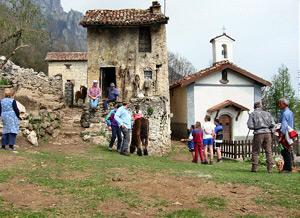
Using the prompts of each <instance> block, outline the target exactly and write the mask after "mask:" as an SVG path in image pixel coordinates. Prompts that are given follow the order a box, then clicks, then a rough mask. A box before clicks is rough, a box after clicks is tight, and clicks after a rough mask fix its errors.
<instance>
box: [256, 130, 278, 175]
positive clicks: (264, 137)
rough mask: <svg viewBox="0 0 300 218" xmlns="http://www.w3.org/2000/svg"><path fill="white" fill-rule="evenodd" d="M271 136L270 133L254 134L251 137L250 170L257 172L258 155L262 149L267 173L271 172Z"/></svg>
mask: <svg viewBox="0 0 300 218" xmlns="http://www.w3.org/2000/svg"><path fill="white" fill-rule="evenodd" d="M271 143H272V136H271V133H262V134H255V135H254V137H253V145H252V170H253V171H257V166H258V154H259V150H260V148H261V147H262V148H263V149H264V150H265V153H266V157H267V169H268V172H272V170H273V157H272V147H271Z"/></svg>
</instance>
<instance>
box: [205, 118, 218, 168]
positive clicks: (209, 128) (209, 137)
mask: <svg viewBox="0 0 300 218" xmlns="http://www.w3.org/2000/svg"><path fill="white" fill-rule="evenodd" d="M210 119H211V118H210V116H209V115H206V116H205V118H204V121H205V122H204V124H203V147H204V158H205V160H204V162H203V164H208V161H207V160H208V154H207V148H209V153H210V164H213V160H214V151H213V136H214V129H215V125H214V124H212V123H211V122H210Z"/></svg>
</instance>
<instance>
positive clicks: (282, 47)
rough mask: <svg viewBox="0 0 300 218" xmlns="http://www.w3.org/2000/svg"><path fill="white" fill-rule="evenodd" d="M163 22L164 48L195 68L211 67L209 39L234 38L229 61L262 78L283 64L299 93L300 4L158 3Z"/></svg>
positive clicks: (83, 2)
mask: <svg viewBox="0 0 300 218" xmlns="http://www.w3.org/2000/svg"><path fill="white" fill-rule="evenodd" d="M61 2H62V6H63V8H64V10H65V11H67V12H68V11H69V10H70V9H73V10H76V11H80V12H82V13H85V12H86V11H87V10H89V9H112V10H117V9H124V8H138V9H146V8H149V6H150V5H151V4H152V0H126V1H125V0H78V1H74V0H61ZM158 2H159V3H160V4H161V5H162V12H164V11H166V16H168V17H169V18H170V20H169V22H168V24H167V46H168V50H169V51H172V52H174V53H178V54H179V55H180V56H183V57H185V58H186V59H188V60H189V61H190V62H191V63H192V64H193V65H194V67H195V68H196V69H197V70H202V69H204V68H206V67H210V65H211V63H212V58H213V57H212V45H211V43H209V41H210V40H211V39H212V38H214V37H216V36H218V35H221V34H223V26H225V28H226V30H225V32H226V34H227V35H229V36H230V37H232V38H233V39H235V42H234V44H233V63H234V64H236V65H238V66H239V67H241V68H243V69H245V70H247V71H249V72H251V73H253V74H255V75H257V76H259V77H262V78H264V79H266V80H269V81H272V76H273V75H274V74H276V73H277V72H278V68H279V67H281V65H282V64H284V65H285V66H286V67H287V68H288V69H289V73H290V75H291V81H292V85H293V87H294V89H295V91H296V94H298V81H299V80H298V74H299V69H300V68H299V62H300V61H299V59H300V56H299V18H300V16H299V10H300V4H299V3H300V0H184V1H182V0H172V1H171V0H159V1H158ZM165 2H166V8H165V9H164V4H165Z"/></svg>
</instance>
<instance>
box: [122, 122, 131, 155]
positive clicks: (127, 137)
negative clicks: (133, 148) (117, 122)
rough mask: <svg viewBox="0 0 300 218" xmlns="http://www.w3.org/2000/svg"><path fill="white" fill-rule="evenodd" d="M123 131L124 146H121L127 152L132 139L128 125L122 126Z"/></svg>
mask: <svg viewBox="0 0 300 218" xmlns="http://www.w3.org/2000/svg"><path fill="white" fill-rule="evenodd" d="M120 129H121V132H122V134H123V141H122V146H121V152H125V151H127V150H128V144H129V141H130V131H129V129H127V128H126V127H124V128H120Z"/></svg>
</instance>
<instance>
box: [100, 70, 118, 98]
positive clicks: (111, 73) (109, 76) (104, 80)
mask: <svg viewBox="0 0 300 218" xmlns="http://www.w3.org/2000/svg"><path fill="white" fill-rule="evenodd" d="M100 81H101V92H102V94H101V96H102V98H107V96H108V89H109V86H110V83H114V84H115V85H116V87H117V84H116V68H114V67H101V68H100Z"/></svg>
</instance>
